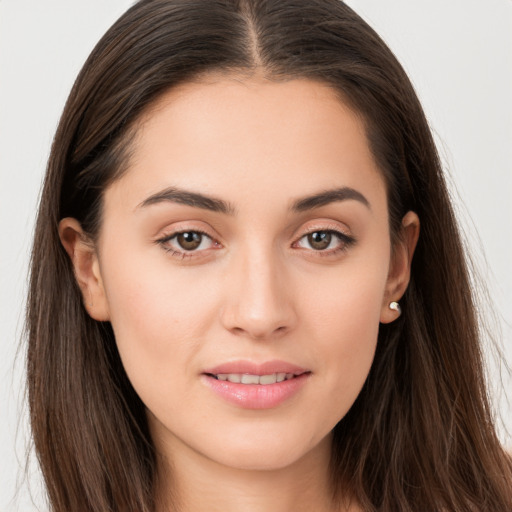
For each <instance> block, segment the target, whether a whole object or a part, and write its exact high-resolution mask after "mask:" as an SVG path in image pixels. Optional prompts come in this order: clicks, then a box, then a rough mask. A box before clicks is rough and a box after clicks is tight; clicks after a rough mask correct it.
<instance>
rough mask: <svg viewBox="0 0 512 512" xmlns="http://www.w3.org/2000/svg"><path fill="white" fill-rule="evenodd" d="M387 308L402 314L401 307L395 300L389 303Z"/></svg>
mask: <svg viewBox="0 0 512 512" xmlns="http://www.w3.org/2000/svg"><path fill="white" fill-rule="evenodd" d="M389 309H392V310H393V311H396V312H397V313H398V315H401V314H402V308H401V307H400V304H398V302H396V301H393V302H390V303H389Z"/></svg>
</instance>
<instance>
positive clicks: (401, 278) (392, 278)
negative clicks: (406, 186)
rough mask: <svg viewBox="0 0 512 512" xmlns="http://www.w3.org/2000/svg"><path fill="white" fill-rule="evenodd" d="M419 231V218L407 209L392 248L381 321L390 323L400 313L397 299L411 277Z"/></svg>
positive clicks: (403, 291)
mask: <svg viewBox="0 0 512 512" xmlns="http://www.w3.org/2000/svg"><path fill="white" fill-rule="evenodd" d="M419 233H420V220H419V218H418V215H416V213H415V212H412V211H409V212H407V213H406V214H405V216H404V218H403V219H402V232H401V234H400V238H399V241H398V242H397V243H396V245H395V247H394V248H393V254H392V257H391V263H390V268H389V273H388V280H387V283H386V290H385V293H384V298H383V303H382V308H381V317H380V321H381V323H390V322H393V321H394V320H396V319H397V318H398V317H399V316H400V314H401V308H400V305H399V304H398V302H399V300H400V299H401V297H402V296H403V294H404V293H405V290H406V289H407V286H408V285H409V280H410V277H411V264H412V258H413V255H414V250H415V249H416V244H417V242H418V238H419Z"/></svg>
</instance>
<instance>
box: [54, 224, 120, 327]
mask: <svg viewBox="0 0 512 512" xmlns="http://www.w3.org/2000/svg"><path fill="white" fill-rule="evenodd" d="M59 236H60V241H61V243H62V245H63V246H64V249H66V252H67V253H68V256H69V257H70V259H71V263H72V265H73V269H74V273H75V278H76V280H77V283H78V286H79V287H80V290H81V291H82V298H83V302H84V305H85V309H86V310H87V312H88V313H89V315H90V316H91V317H92V318H94V320H98V321H102V322H104V321H107V320H110V314H109V310H108V302H107V297H106V295H105V289H104V287H103V280H102V278H101V272H100V265H99V261H98V255H97V252H96V248H95V247H94V244H93V243H92V242H91V241H90V240H89V239H88V237H87V236H86V235H85V234H84V232H83V230H82V227H81V226H80V223H79V222H78V221H77V220H76V219H73V218H71V217H66V218H65V219H62V220H61V221H60V222H59Z"/></svg>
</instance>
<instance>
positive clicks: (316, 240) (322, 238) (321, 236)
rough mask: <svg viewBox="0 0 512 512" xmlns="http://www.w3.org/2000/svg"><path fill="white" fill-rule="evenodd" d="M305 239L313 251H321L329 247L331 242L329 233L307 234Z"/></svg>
mask: <svg viewBox="0 0 512 512" xmlns="http://www.w3.org/2000/svg"><path fill="white" fill-rule="evenodd" d="M307 237H308V242H309V245H310V246H311V247H312V248H313V249H315V250H317V251H322V250H324V249H327V247H329V245H330V243H331V240H332V233H330V232H329V231H315V232H314V233H309V235H307Z"/></svg>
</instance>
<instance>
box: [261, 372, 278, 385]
mask: <svg viewBox="0 0 512 512" xmlns="http://www.w3.org/2000/svg"><path fill="white" fill-rule="evenodd" d="M276 379H277V375H276V374H275V373H272V374H270V375H262V376H261V377H260V384H275V383H276Z"/></svg>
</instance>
